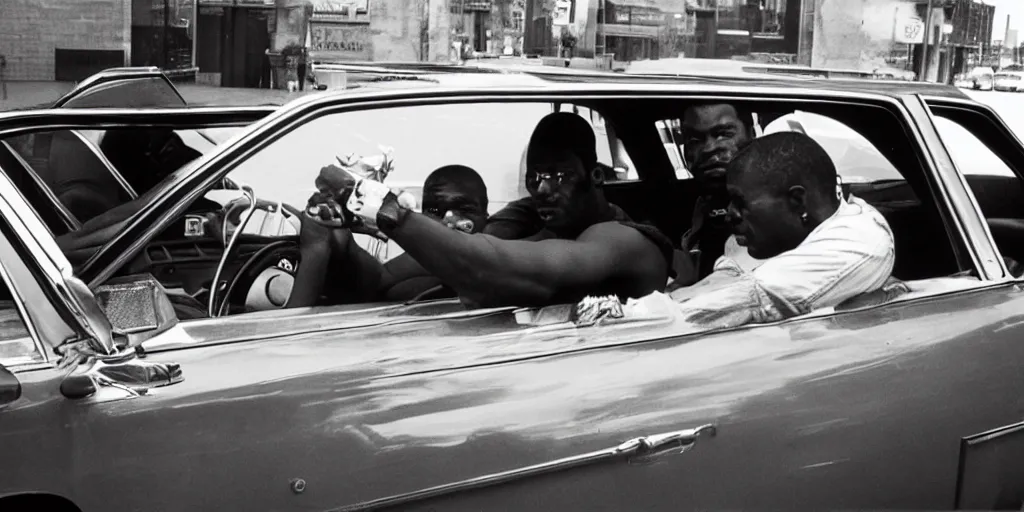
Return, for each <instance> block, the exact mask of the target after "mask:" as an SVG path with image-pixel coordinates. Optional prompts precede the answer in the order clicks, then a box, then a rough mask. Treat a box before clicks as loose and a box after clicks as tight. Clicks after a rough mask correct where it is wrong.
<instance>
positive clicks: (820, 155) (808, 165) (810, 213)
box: [726, 132, 840, 259]
mask: <svg viewBox="0 0 1024 512" xmlns="http://www.w3.org/2000/svg"><path fill="white" fill-rule="evenodd" d="M726 186H727V189H728V193H729V210H728V211H729V220H730V222H731V223H732V224H733V232H734V233H735V235H736V241H737V242H738V243H739V244H740V245H743V246H746V247H747V251H748V252H749V253H750V255H751V256H753V257H755V258H760V259H764V258H771V257H774V256H776V255H778V254H780V253H782V252H785V251H788V250H791V249H793V248H795V247H796V246H797V245H800V243H801V242H803V240H804V238H806V237H807V235H808V234H809V233H810V232H811V231H812V230H813V229H814V228H815V227H817V226H818V224H820V223H821V222H823V221H824V220H825V219H827V218H828V217H829V216H831V215H832V214H834V213H835V211H836V209H838V207H839V201H840V198H839V195H838V193H837V187H838V178H837V175H836V167H835V164H834V163H833V162H832V159H831V158H830V157H829V156H828V153H826V152H825V149H824V148H822V147H821V145H820V144H818V143H817V142H815V141H814V139H812V138H810V137H808V136H807V135H804V134H802V133H797V132H781V133H775V134H772V135H768V136H765V137H761V138H760V139H755V140H754V141H752V142H751V143H750V144H749V145H748V146H747V147H745V148H744V149H743V150H742V151H740V152H739V153H738V154H737V155H736V157H735V158H734V159H733V160H732V163H731V164H730V165H729V167H728V171H727V177H726Z"/></svg>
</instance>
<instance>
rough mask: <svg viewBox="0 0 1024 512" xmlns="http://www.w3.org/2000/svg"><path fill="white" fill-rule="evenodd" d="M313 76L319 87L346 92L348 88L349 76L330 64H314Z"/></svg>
mask: <svg viewBox="0 0 1024 512" xmlns="http://www.w3.org/2000/svg"><path fill="white" fill-rule="evenodd" d="M313 74H315V75H316V81H317V83H318V84H319V85H322V86H325V87H326V88H327V89H328V90H332V89H333V90H338V89H341V90H344V89H345V88H347V87H348V74H347V73H346V72H345V70H344V69H343V68H341V67H338V66H332V65H330V64H313Z"/></svg>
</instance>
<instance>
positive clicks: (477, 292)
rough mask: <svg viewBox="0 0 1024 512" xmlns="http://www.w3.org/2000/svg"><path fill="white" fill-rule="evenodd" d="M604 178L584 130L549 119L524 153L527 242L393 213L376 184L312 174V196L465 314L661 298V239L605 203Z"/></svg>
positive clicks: (583, 125)
mask: <svg viewBox="0 0 1024 512" xmlns="http://www.w3.org/2000/svg"><path fill="white" fill-rule="evenodd" d="M604 174H605V172H604V169H603V168H602V167H600V166H599V165H598V163H597V151H596V139H595V137H594V133H593V129H592V128H591V127H590V125H589V124H588V123H587V122H586V121H585V120H584V119H583V118H581V117H579V116H577V115H575V114H569V113H554V114H550V115H548V116H547V117H545V118H544V119H542V120H541V122H540V123H539V124H538V126H537V128H536V129H535V130H534V133H533V136H532V137H531V139H530V143H529V149H528V151H527V173H526V188H527V190H528V192H529V193H530V200H529V201H528V202H526V203H522V206H523V207H524V208H523V210H524V213H526V214H528V215H532V216H534V218H535V219H538V220H539V224H538V226H537V227H539V228H541V229H540V231H539V232H537V233H533V234H532V236H531V234H529V233H521V234H522V235H525V236H529V238H530V239H529V240H523V239H519V240H504V239H501V238H498V237H496V236H493V235H489V234H487V232H486V231H485V232H484V233H480V234H467V233H462V232H458V231H456V230H452V229H449V228H447V227H445V226H444V225H443V224H441V223H438V222H436V221H435V220H432V219H430V218H429V217H428V216H425V215H421V214H418V213H415V212H413V211H411V210H410V209H408V208H406V207H404V206H402V205H401V203H400V201H399V199H398V197H396V196H395V194H393V193H391V192H390V190H389V189H388V188H387V186H386V185H384V184H381V183H378V182H374V181H371V180H356V179H355V178H354V177H353V176H352V175H350V174H348V173H345V172H344V171H342V170H340V169H331V168H329V167H325V168H324V169H322V170H321V173H320V177H319V178H318V179H317V188H318V189H319V190H320V192H321V193H325V194H329V195H331V196H333V197H336V198H339V202H340V203H341V204H342V205H343V206H344V207H345V215H346V217H349V219H347V221H348V222H356V223H364V224H371V225H375V226H376V227H377V228H378V229H380V230H381V231H383V232H384V233H385V234H386V235H387V236H388V237H390V238H391V239H392V240H394V241H395V242H397V243H398V244H399V245H401V246H402V248H403V249H404V250H405V251H406V253H408V254H410V255H411V256H412V257H413V258H414V259H415V260H416V261H417V262H418V263H419V264H420V265H421V266H422V267H423V268H424V269H426V270H427V271H429V272H430V273H431V274H433V275H434V276H436V277H437V278H438V279H440V280H441V281H442V282H443V283H445V284H446V285H447V286H449V287H450V288H452V289H453V290H454V291H455V292H456V293H457V294H458V295H459V297H460V298H461V299H462V300H463V302H464V303H466V304H467V305H470V306H477V307H488V306H508V305H514V306H546V305H552V304H565V303H573V302H577V301H579V300H581V299H582V298H584V297H586V296H588V295H615V296H618V297H619V298H621V299H626V298H636V297H643V296H645V295H648V294H650V293H651V292H654V291H660V290H663V289H664V288H665V284H666V281H667V278H668V277H669V276H670V266H671V261H672V254H673V251H672V243H671V241H669V240H668V238H667V237H665V236H664V235H663V234H661V232H660V231H658V230H657V228H654V227H653V226H648V225H644V224H638V223H634V222H632V221H631V220H630V219H629V218H628V217H627V216H626V215H625V213H624V212H622V210H621V209H618V208H617V207H615V206H614V205H612V204H610V203H608V201H607V200H606V199H605V197H604V194H603V193H602V191H601V184H602V183H603V181H604ZM488 225H490V221H488ZM518 238H522V237H518Z"/></svg>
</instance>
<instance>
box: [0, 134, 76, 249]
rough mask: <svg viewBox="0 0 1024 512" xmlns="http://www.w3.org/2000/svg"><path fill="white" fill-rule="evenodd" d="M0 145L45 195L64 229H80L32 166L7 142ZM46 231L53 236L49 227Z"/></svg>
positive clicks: (1, 142) (69, 211)
mask: <svg viewBox="0 0 1024 512" xmlns="http://www.w3.org/2000/svg"><path fill="white" fill-rule="evenodd" d="M0 144H3V145H4V147H5V148H7V150H8V151H10V152H11V154H13V155H14V158H15V159H17V160H18V163H19V164H21V166H22V167H24V168H25V172H27V173H28V175H29V177H30V178H32V181H33V182H35V184H36V186H37V187H39V189H40V190H41V191H42V193H43V195H45V196H46V198H47V199H49V200H50V202H51V203H53V207H54V209H56V210H57V213H59V214H60V216H61V220H63V221H64V227H66V228H68V230H69V231H78V230H79V229H82V223H81V222H79V221H78V219H76V218H75V216H74V215H73V214H72V213H71V210H68V209H67V208H66V207H65V206H64V203H61V202H60V199H57V196H56V195H55V194H54V193H53V190H52V189H51V188H50V186H49V185H47V184H46V182H45V181H43V178H42V177H41V176H39V174H38V173H36V170H35V169H33V168H32V166H31V165H29V163H28V162H26V161H25V159H24V158H22V157H21V155H20V154H18V152H17V151H15V150H14V148H12V147H11V145H10V144H8V143H7V141H0ZM47 231H49V232H50V234H51V235H52V234H53V231H50V229H49V227H47Z"/></svg>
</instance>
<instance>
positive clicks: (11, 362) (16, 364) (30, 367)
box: [0, 359, 56, 373]
mask: <svg viewBox="0 0 1024 512" xmlns="http://www.w3.org/2000/svg"><path fill="white" fill-rule="evenodd" d="M0 364H3V365H4V367H5V368H7V369H8V370H10V371H11V372H13V373H25V372H36V371H39V370H50V369H53V368H54V367H56V365H55V364H54V363H52V362H51V363H43V362H40V361H36V360H28V359H22V360H18V359H8V360H5V361H0Z"/></svg>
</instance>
